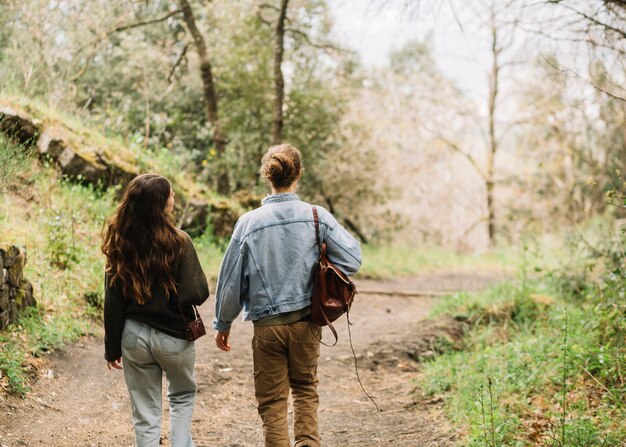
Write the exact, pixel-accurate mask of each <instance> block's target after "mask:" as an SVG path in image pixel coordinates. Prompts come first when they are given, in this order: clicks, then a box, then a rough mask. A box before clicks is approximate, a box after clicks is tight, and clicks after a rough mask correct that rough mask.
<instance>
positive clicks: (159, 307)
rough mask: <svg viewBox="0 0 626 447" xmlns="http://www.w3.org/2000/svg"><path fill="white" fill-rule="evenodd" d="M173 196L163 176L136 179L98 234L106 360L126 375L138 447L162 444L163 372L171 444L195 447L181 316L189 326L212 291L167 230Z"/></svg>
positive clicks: (177, 234)
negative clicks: (102, 263)
mask: <svg viewBox="0 0 626 447" xmlns="http://www.w3.org/2000/svg"><path fill="white" fill-rule="evenodd" d="M174 195H175V194H174V191H173V190H172V187H171V185H170V183H169V181H168V180H167V179H166V178H165V177H162V176H160V175H156V174H143V175H139V176H137V177H135V178H134V179H133V180H132V181H131V182H130V183H129V184H128V186H127V188H126V191H125V193H124V196H123V198H122V201H121V203H120V204H119V206H118V207H117V210H116V211H115V213H114V215H113V217H112V218H111V219H110V220H109V222H108V226H107V228H106V230H105V231H104V235H103V243H102V252H103V253H104V255H105V257H106V274H105V298H104V329H105V336H104V345H105V355H104V358H105V360H106V361H107V366H108V368H109V369H112V368H113V369H123V370H124V378H125V379H126V385H127V387H128V393H129V395H130V401H131V404H132V416H133V424H134V427H135V440H136V443H137V446H139V447H158V445H159V438H160V432H161V413H162V410H161V383H162V375H163V373H164V372H165V375H166V378H167V381H168V389H167V397H168V399H169V404H170V431H171V433H170V435H171V436H170V445H171V446H172V447H193V445H194V443H193V440H192V438H191V415H192V411H193V405H194V400H195V395H196V382H195V378H194V363H195V347H194V342H193V341H191V342H190V341H188V340H187V338H186V335H185V330H184V326H185V322H184V320H183V317H182V315H181V312H182V313H183V314H184V315H185V319H186V320H187V321H192V320H194V319H195V315H194V311H193V308H192V305H200V304H202V303H203V302H204V301H206V299H207V298H208V296H209V288H208V285H207V280H206V276H205V274H204V272H203V271H202V267H201V266H200V262H199V260H198V256H197V254H196V251H195V249H194V247H193V244H192V242H191V239H190V238H189V236H188V235H187V233H185V232H183V231H181V230H179V229H177V228H176V227H175V226H174V225H173V224H172V221H171V213H172V211H173V209H174ZM122 359H123V367H122Z"/></svg>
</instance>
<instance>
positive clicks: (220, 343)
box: [215, 331, 230, 352]
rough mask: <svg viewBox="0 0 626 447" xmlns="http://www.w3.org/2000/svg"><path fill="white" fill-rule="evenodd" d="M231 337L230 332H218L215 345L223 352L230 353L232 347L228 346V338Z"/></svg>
mask: <svg viewBox="0 0 626 447" xmlns="http://www.w3.org/2000/svg"><path fill="white" fill-rule="evenodd" d="M229 335H230V331H218V332H217V334H215V344H216V345H217V347H218V348H220V349H221V350H222V351H226V352H228V351H230V345H229V344H228V336H229Z"/></svg>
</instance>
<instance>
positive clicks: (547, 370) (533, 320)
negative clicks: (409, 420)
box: [420, 227, 626, 447]
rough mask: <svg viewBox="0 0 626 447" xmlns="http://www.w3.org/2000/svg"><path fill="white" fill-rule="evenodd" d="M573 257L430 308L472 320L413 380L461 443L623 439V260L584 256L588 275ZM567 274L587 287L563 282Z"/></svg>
mask: <svg viewBox="0 0 626 447" xmlns="http://www.w3.org/2000/svg"><path fill="white" fill-rule="evenodd" d="M596 228H597V227H596ZM608 244H609V245H610V244H611V242H609V243H608ZM580 255H581V253H580V252H578V256H579V257H570V258H567V257H565V258H564V259H567V263H566V264H565V265H563V266H562V268H561V269H559V270H552V271H550V272H549V273H548V274H546V275H544V276H541V277H535V278H532V279H529V277H528V275H526V274H525V273H522V274H520V275H519V276H520V278H519V279H518V280H516V281H513V282H509V283H504V284H500V285H497V286H494V287H492V288H490V289H488V290H485V291H483V292H480V293H473V294H466V293H464V294H457V295H453V296H451V297H448V298H447V299H445V300H443V301H442V302H441V303H440V304H439V305H438V306H436V308H435V309H434V315H440V314H443V313H445V314H450V315H454V316H456V317H457V318H461V319H465V320H466V321H468V323H469V325H470V330H469V331H468V333H467V335H466V338H465V348H464V350H462V351H451V352H447V353H445V354H443V355H442V356H440V357H438V358H436V359H434V360H433V361H431V362H428V363H425V364H424V369H423V375H422V376H421V378H420V382H421V386H422V388H423V389H424V390H425V391H426V392H427V393H429V394H435V395H442V396H444V397H445V401H446V408H447V412H448V414H449V416H450V418H451V419H452V420H453V421H454V422H455V423H456V424H457V425H458V426H459V427H463V429H462V433H463V436H462V437H461V439H460V441H459V445H463V446H465V445H469V446H486V447H495V446H498V447H503V446H515V447H518V446H520V447H521V446H531V445H542V446H550V447H555V446H562V447H564V446H568V447H586V446H616V447H617V446H623V445H624V444H625V443H626V422H624V421H625V420H626V419H625V416H626V415H625V414H624V409H625V408H626V407H625V406H626V383H625V381H624V377H625V373H626V345H625V344H624V333H625V332H626V301H625V300H624V286H625V284H626V278H625V277H624V271H623V267H622V268H621V269H620V267H619V265H620V262H622V264H621V265H623V258H622V259H621V261H620V260H619V259H617V263H616V264H615V265H617V266H618V267H617V270H611V265H613V264H612V261H606V260H605V262H604V263H600V262H599V261H598V259H597V258H592V264H593V265H595V266H599V265H600V264H602V268H598V270H599V272H597V273H594V272H593V269H590V268H589V263H588V262H583V261H584V259H585V258H584V257H580ZM523 265H525V264H523ZM581 271H582V272H583V273H581ZM585 272H586V273H585ZM581 275H582V279H581ZM569 278H576V281H578V282H581V283H583V284H585V287H583V288H582V289H580V288H579V287H574V288H572V287H565V286H564V284H569V283H570V280H569Z"/></svg>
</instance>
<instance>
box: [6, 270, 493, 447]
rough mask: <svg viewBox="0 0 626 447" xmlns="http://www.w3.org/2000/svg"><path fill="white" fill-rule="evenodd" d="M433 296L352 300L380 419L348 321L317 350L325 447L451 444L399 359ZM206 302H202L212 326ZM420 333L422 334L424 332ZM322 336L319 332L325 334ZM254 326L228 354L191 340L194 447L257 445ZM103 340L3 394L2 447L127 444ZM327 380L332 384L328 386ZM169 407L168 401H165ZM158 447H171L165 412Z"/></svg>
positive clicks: (235, 337) (120, 392) (238, 334)
mask: <svg viewBox="0 0 626 447" xmlns="http://www.w3.org/2000/svg"><path fill="white" fill-rule="evenodd" d="M499 278H501V275H500V274H497V273H496V274H494V273H485V274H482V275H479V274H477V273H463V272H447V273H440V274H429V275H426V276H423V277H418V278H413V279H407V280H400V281H394V282H387V283H381V282H375V281H367V280H363V281H360V282H358V283H357V285H358V287H359V288H361V289H366V288H372V289H380V288H385V287H386V288H388V289H394V290H396V289H427V290H450V289H473V288H477V287H481V286H484V285H486V284H488V283H490V282H493V281H494V280H497V279H499ZM432 303H433V299H431V298H411V297H389V296H375V295H359V296H357V302H356V304H355V306H354V307H353V311H352V312H351V320H352V322H353V326H352V338H353V342H354V348H355V350H356V352H357V355H358V357H359V365H360V373H361V379H362V382H363V384H364V386H365V387H366V389H367V390H368V391H369V392H370V394H372V395H373V396H374V397H375V399H376V401H377V402H378V405H379V407H380V409H381V412H379V413H377V412H376V411H375V408H374V406H373V404H372V403H371V402H369V401H368V400H367V398H366V396H365V395H364V394H363V392H362V391H361V389H360V387H359V385H358V382H357V381H356V379H355V372H354V363H353V359H352V355H351V351H350V345H349V343H348V336H347V328H346V324H345V319H342V320H340V322H339V324H338V325H337V329H338V330H339V336H340V342H339V344H338V345H337V346H335V347H333V348H326V347H322V353H321V359H320V367H319V373H320V389H319V390H320V401H321V402H320V431H321V433H322V441H323V444H324V445H325V446H350V445H355V446H357V445H358V446H422V447H429V446H433V447H434V446H439V447H445V446H451V445H452V444H453V441H454V432H452V431H451V429H450V427H449V426H448V424H447V422H446V420H445V418H444V417H443V415H442V411H441V408H440V407H439V405H440V404H437V403H434V404H432V403H431V404H425V403H424V402H423V401H422V400H421V399H420V398H419V393H416V392H415V391H416V385H415V383H414V379H415V377H416V376H417V374H418V373H419V365H418V364H417V363H415V362H413V361H412V360H411V359H410V358H409V357H408V356H406V355H402V353H403V350H404V349H405V347H407V346H410V345H411V343H412V342H414V341H415V340H417V339H419V338H420V337H422V336H423V334H422V332H423V330H424V329H423V328H424V327H427V326H428V325H427V324H426V323H420V320H422V319H423V318H425V317H426V316H427V315H428V312H429V310H430V308H431V305H432ZM212 306H213V300H211V301H210V302H209V303H207V304H206V305H204V306H203V313H204V314H203V317H204V318H205V321H206V322H209V321H210V320H211V317H210V314H211V313H212V311H211V309H212ZM421 331H422V332H421ZM328 335H329V332H328V331H326V336H328ZM251 338H252V324H250V323H249V322H245V323H243V322H241V321H238V322H236V323H235V324H234V326H233V330H232V332H231V345H232V351H231V352H230V353H224V352H221V351H219V350H218V349H217V348H216V347H215V346H214V344H213V339H212V331H211V332H210V333H209V336H207V337H203V338H202V339H201V340H200V341H198V342H197V344H196V350H197V351H196V376H197V382H198V396H197V401H196V407H195V410H194V420H193V435H194V440H195V441H196V445H197V446H198V447H208V446H219V447H227V446H228V447H236V446H237V447H253V446H262V445H263V444H262V434H261V424H260V419H259V417H258V415H257V412H256V401H255V398H254V391H253V385H252V356H251V349H250V341H251ZM102 354H103V348H102V340H101V337H100V336H95V337H88V338H85V339H83V340H82V341H81V342H80V343H78V344H76V345H73V346H71V347H69V348H68V349H67V350H66V351H65V352H62V353H59V354H57V355H55V357H54V358H53V359H52V362H51V363H50V366H49V369H46V370H43V371H42V374H41V378H40V379H39V380H38V381H37V383H36V384H35V385H34V387H33V391H32V392H31V393H30V394H29V395H28V397H27V398H25V399H16V398H6V397H4V398H1V399H2V400H0V411H1V413H0V447H13V446H51V447H57V446H58V447H62V446H72V447H83V446H116V447H117V446H132V445H134V444H133V433H132V428H131V423H130V406H129V403H128V396H127V391H126V387H125V384H124V378H123V375H122V374H121V373H120V372H119V371H112V372H111V371H108V370H107V369H106V366H105V362H104V360H103V357H102ZM331 383H332V385H331ZM164 406H165V407H166V406H167V404H164ZM163 419H164V420H163V435H162V436H163V438H164V439H163V443H162V444H163V445H164V446H169V440H168V431H169V423H168V420H167V419H168V416H167V410H166V413H165V415H164V418H163Z"/></svg>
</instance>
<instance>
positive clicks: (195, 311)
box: [174, 297, 200, 326]
mask: <svg viewBox="0 0 626 447" xmlns="http://www.w3.org/2000/svg"><path fill="white" fill-rule="evenodd" d="M174 299H175V300H176V304H177V305H178V312H179V313H180V317H181V318H182V319H183V321H184V322H185V326H187V324H188V323H187V319H186V318H185V314H184V313H183V308H182V307H180V301H179V300H178V297H176V298H174ZM191 308H192V309H193V312H194V315H195V316H196V319H198V318H200V314H199V313H198V308H197V307H196V306H195V304H192V305H191Z"/></svg>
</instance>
